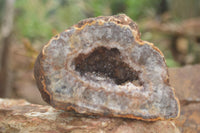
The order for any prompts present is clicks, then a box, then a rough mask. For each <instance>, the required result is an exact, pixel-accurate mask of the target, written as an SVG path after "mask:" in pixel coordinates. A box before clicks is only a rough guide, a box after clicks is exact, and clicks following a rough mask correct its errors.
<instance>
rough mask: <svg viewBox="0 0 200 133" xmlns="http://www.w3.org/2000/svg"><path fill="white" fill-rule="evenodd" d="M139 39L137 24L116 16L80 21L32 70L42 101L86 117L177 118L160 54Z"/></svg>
mask: <svg viewBox="0 0 200 133" xmlns="http://www.w3.org/2000/svg"><path fill="white" fill-rule="evenodd" d="M139 37H140V36H139V32H138V28H137V25H136V24H135V23H134V22H133V21H132V20H131V19H130V18H129V17H127V16H126V15H118V16H108V17H97V18H90V19H86V20H83V21H81V22H79V23H78V24H77V25H75V26H73V27H71V28H69V29H68V30H66V31H65V32H62V33H61V34H60V35H58V36H57V37H54V38H52V39H51V40H50V42H49V43H48V44H47V45H45V46H44V48H43V50H42V52H41V54H40V55H39V57H38V59H37V61H36V65H35V78H36V80H37V84H38V87H39V89H40V92H41V93H42V97H43V98H44V100H45V101H46V102H48V103H49V104H51V105H52V106H54V107H55V108H58V109H64V110H75V111H76V112H78V113H83V114H88V115H91V114H93V115H106V116H114V117H125V118H133V119H141V120H147V121H155V120H159V119H173V118H176V117H177V116H178V115H179V103H178V99H177V98H176V97H175V94H174V91H173V88H172V87H170V86H169V81H168V71H167V66H166V64H165V60H164V57H163V54H162V53H161V52H160V51H159V49H158V48H156V47H155V46H153V44H151V43H148V42H143V41H141V40H140V39H139ZM106 51H107V52H106ZM109 52H113V54H112V53H109ZM94 55H95V56H94ZM102 57H103V58H102ZM84 60H85V61H84ZM114 62H116V63H114ZM110 63H112V64H110ZM113 63H114V64H115V65H113ZM81 64H83V65H81ZM96 64H98V65H96ZM117 64H118V65H117ZM90 65H95V66H94V67H89V66H90ZM127 65H128V66H127ZM124 66H127V67H126V68H125V67H124ZM80 67H81V68H80ZM110 70H112V73H109V71H110ZM124 73H126V74H125V75H124ZM130 74H134V75H135V74H136V75H135V76H136V77H138V78H136V77H135V78H134V77H133V76H134V75H132V76H131V75H130ZM126 75H129V76H126ZM121 77H124V78H125V80H123V82H117V83H116V82H115V81H119V79H120V78H121Z"/></svg>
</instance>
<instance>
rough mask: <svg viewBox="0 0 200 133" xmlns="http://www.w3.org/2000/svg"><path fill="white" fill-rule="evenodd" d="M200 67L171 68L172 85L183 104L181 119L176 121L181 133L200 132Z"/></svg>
mask: <svg viewBox="0 0 200 133" xmlns="http://www.w3.org/2000/svg"><path fill="white" fill-rule="evenodd" d="M199 70H200V65H193V66H186V67H182V68H170V69H169V75H170V83H171V84H172V86H174V87H175V88H176V89H175V93H176V95H177V97H178V98H179V100H180V103H181V113H180V117H179V118H178V119H176V120H175V123H176V125H177V127H179V129H180V131H181V133H199V132H200V87H199V85H200V73H199Z"/></svg>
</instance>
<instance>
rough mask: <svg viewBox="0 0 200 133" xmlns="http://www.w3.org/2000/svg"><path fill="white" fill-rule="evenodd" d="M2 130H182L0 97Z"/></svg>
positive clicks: (89, 132) (162, 132)
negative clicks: (78, 112)
mask: <svg viewBox="0 0 200 133" xmlns="http://www.w3.org/2000/svg"><path fill="white" fill-rule="evenodd" d="M0 132H2V133H8V132H9V133H10V132H21V133H24V132H32V133H39V132H45V133H60V132H69V133H71V132H73V133H133V132H134V133H147V132H148V133H150V132H152V133H179V130H178V129H177V128H176V126H175V125H174V123H173V122H172V121H156V122H144V121H137V120H131V119H122V118H106V117H92V116H90V117H86V116H84V115H81V114H76V113H73V112H64V111H61V110H56V109H54V108H52V107H50V106H43V105H36V104H30V103H28V102H26V101H24V100H8V99H0Z"/></svg>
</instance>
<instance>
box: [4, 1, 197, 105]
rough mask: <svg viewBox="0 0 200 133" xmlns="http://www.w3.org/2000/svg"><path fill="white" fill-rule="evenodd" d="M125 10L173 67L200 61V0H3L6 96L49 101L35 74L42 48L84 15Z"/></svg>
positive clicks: (33, 100) (40, 101) (122, 11)
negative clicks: (43, 93)
mask: <svg viewBox="0 0 200 133" xmlns="http://www.w3.org/2000/svg"><path fill="white" fill-rule="evenodd" d="M119 13H125V14H127V15H128V16H129V17H131V18H132V19H133V20H134V21H135V22H136V23H137V24H138V26H139V29H140V32H141V38H142V40H146V41H149V42H152V43H154V44H155V45H156V46H157V47H158V48H159V49H160V50H161V51H162V52H163V53H164V55H165V58H166V62H167V65H168V67H183V66H184V65H189V64H198V63H200V0H0V97H3V98H24V99H26V100H28V101H29V102H32V103H38V104H45V103H44V102H43V100H42V99H41V96H40V93H39V91H38V89H37V86H36V84H35V80H34V76H33V66H34V61H35V59H36V57H37V55H38V53H39V52H40V50H41V48H42V46H43V45H45V44H46V43H47V42H48V41H49V40H50V38H51V37H52V36H54V35H56V34H58V33H60V32H62V31H64V30H65V29H67V28H68V27H70V26H72V25H73V24H76V23H77V22H79V21H80V20H82V19H85V18H88V17H96V16H100V15H114V14H119Z"/></svg>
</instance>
